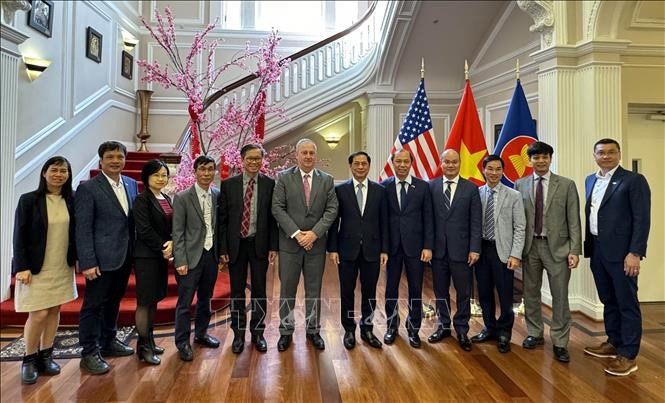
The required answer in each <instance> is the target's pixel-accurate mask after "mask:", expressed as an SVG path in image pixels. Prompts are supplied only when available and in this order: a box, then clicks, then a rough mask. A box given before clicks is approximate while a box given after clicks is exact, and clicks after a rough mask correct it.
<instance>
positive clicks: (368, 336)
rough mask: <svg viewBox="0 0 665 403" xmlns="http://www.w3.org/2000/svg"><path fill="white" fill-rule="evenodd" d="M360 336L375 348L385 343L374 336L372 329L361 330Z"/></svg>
mask: <svg viewBox="0 0 665 403" xmlns="http://www.w3.org/2000/svg"><path fill="white" fill-rule="evenodd" d="M360 338H361V339H363V341H365V343H367V344H369V345H370V346H372V347H374V348H381V346H382V345H383V343H381V342H380V341H379V339H377V338H376V336H374V333H372V331H371V330H363V331H361V332H360Z"/></svg>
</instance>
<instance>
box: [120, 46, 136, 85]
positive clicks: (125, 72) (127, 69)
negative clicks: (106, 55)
mask: <svg viewBox="0 0 665 403" xmlns="http://www.w3.org/2000/svg"><path fill="white" fill-rule="evenodd" d="M121 59H122V64H121V65H120V74H122V76H123V77H125V78H128V79H130V80H131V79H132V73H133V72H134V56H132V55H130V54H129V52H127V51H124V50H123V51H122V58H121Z"/></svg>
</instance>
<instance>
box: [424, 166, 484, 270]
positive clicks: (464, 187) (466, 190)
mask: <svg viewBox="0 0 665 403" xmlns="http://www.w3.org/2000/svg"><path fill="white" fill-rule="evenodd" d="M429 189H430V193H431V194H432V210H433V211H434V253H433V254H434V257H435V258H436V259H443V258H445V257H446V256H448V258H449V259H450V260H451V261H454V262H466V261H467V260H468V258H469V253H470V252H476V253H480V250H481V239H482V238H481V236H482V221H481V220H482V207H481V204H480V196H479V195H478V187H477V186H476V185H474V184H473V183H472V182H469V181H468V180H466V179H464V178H461V177H460V179H459V182H458V183H457V189H456V190H455V194H454V196H453V202H452V204H451V205H450V209H449V210H448V211H446V208H445V206H444V204H443V177H439V178H436V179H434V180H432V181H431V182H430V184H429Z"/></svg>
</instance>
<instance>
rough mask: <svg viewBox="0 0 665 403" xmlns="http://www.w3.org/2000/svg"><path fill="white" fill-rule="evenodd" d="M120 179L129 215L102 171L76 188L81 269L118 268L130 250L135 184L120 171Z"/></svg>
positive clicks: (107, 269) (136, 189) (77, 231)
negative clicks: (97, 267) (125, 195)
mask: <svg viewBox="0 0 665 403" xmlns="http://www.w3.org/2000/svg"><path fill="white" fill-rule="evenodd" d="M122 181H123V183H124V184H125V192H126V193H127V201H128V202H129V213H128V215H125V212H124V211H123V209H122V206H121V205H120V202H119V201H118V198H117V197H116V195H115V193H114V192H113V189H112V188H111V185H110V184H109V182H108V180H107V179H106V177H105V176H104V174H102V173H100V174H99V175H97V176H95V177H94V178H92V179H90V180H89V181H86V182H84V183H82V184H80V185H79V187H78V189H77V190H76V197H75V199H74V205H75V211H76V250H77V251H78V258H79V267H80V269H81V270H82V271H83V270H87V269H89V268H91V267H95V266H99V269H100V270H101V271H112V270H117V269H119V268H120V267H122V265H123V263H124V262H125V258H126V257H127V256H128V254H129V253H131V248H132V246H133V245H134V239H135V231H134V217H133V214H132V206H133V204H134V199H135V198H136V195H137V194H138V187H137V185H136V181H135V180H134V179H132V178H129V177H127V176H124V175H123V176H122Z"/></svg>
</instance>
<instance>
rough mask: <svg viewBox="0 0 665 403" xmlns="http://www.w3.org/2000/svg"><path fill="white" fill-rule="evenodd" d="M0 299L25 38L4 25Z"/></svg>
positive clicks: (7, 257) (6, 276)
mask: <svg viewBox="0 0 665 403" xmlns="http://www.w3.org/2000/svg"><path fill="white" fill-rule="evenodd" d="M0 29H1V32H0V33H1V35H0V37H1V39H0V74H1V76H0V99H2V102H1V103H0V114H1V115H0V116H2V119H0V133H1V135H0V188H1V189H2V190H1V191H0V234H1V236H0V284H1V289H0V293H1V294H0V295H1V299H2V301H4V300H6V299H8V298H9V284H10V280H11V261H12V233H13V228H14V208H15V206H14V171H15V166H14V162H15V153H16V127H17V124H18V122H17V121H18V110H17V108H16V105H17V104H18V101H17V98H18V77H19V65H20V64H21V54H20V53H19V50H18V45H19V44H21V43H23V41H25V40H26V39H27V38H28V37H27V36H25V35H23V34H22V33H20V32H19V31H17V30H15V29H14V28H12V27H10V26H8V25H5V23H4V22H2V23H1V25H0Z"/></svg>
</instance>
